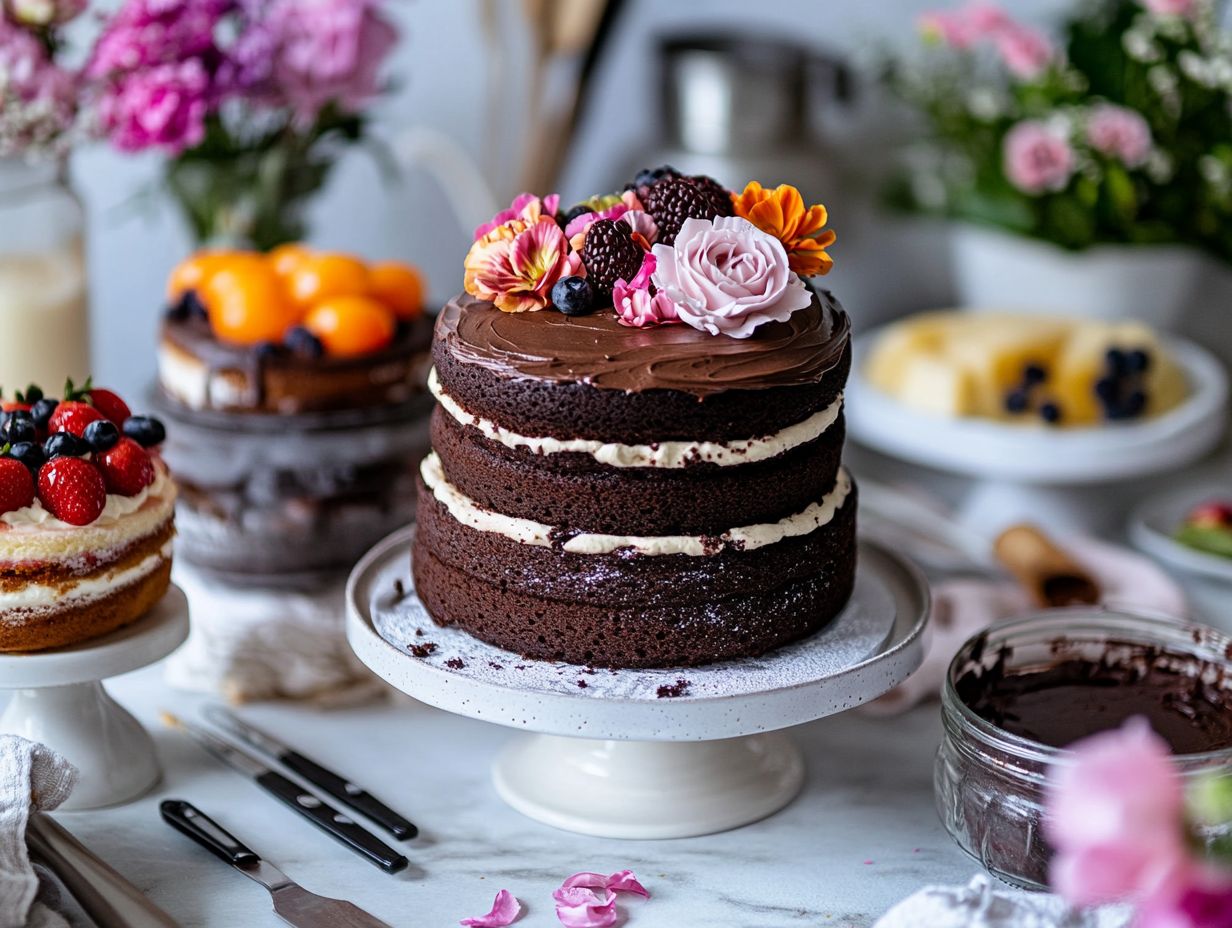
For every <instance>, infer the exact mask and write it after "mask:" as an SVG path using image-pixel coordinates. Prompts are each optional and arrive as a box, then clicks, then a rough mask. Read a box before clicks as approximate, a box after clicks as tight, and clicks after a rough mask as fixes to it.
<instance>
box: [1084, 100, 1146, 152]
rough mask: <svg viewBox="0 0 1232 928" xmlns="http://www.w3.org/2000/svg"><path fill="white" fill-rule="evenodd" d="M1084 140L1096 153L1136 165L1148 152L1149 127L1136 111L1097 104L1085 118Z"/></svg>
mask: <svg viewBox="0 0 1232 928" xmlns="http://www.w3.org/2000/svg"><path fill="white" fill-rule="evenodd" d="M1087 142H1088V143H1090V145H1091V147H1092V148H1094V149H1095V150H1096V151H1097V152H1099V153H1100V154H1104V155H1107V156H1108V157H1109V158H1116V159H1117V160H1118V161H1120V162H1121V163H1122V164H1124V165H1125V166H1126V167H1128V168H1137V167H1141V166H1142V165H1143V164H1145V163H1146V159H1147V156H1148V155H1150V153H1151V128H1150V126H1148V125H1147V122H1146V120H1145V119H1143V118H1142V114H1140V113H1138V112H1137V111H1136V110H1131V109H1128V108H1126V107H1124V106H1114V105H1113V104H1111V103H1101V104H1099V105H1097V106H1095V107H1093V108H1092V109H1091V115H1090V116H1089V118H1088V119H1087Z"/></svg>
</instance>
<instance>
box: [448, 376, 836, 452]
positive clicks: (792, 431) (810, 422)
mask: <svg viewBox="0 0 1232 928" xmlns="http://www.w3.org/2000/svg"><path fill="white" fill-rule="evenodd" d="M428 388H429V389H430V390H431V391H432V395H433V396H435V397H436V399H437V401H438V402H439V403H440V404H441V408H442V409H444V410H445V412H447V413H449V415H450V416H452V417H453V418H454V419H456V420H457V421H458V422H460V423H462V424H463V425H471V426H474V427H475V428H477V429H479V431H481V432H482V433H483V434H484V436H485V437H487V438H488V439H490V440H492V441H496V442H500V443H501V444H502V445H504V446H505V447H506V448H525V449H526V450H528V451H531V452H533V453H535V454H560V453H562V452H570V451H572V452H577V453H581V454H589V455H590V456H591V457H593V458H594V459H595V460H596V461H598V462H599V463H600V464H607V465H609V466H611V467H663V468H678V467H686V466H688V465H689V464H693V463H697V462H706V463H709V464H718V465H719V466H721V467H730V466H732V465H734V464H751V463H753V462H755V461H764V460H766V459H768V458H773V457H777V456H778V455H780V454H783V453H784V452H786V451H790V450H791V449H792V448H796V447H799V446H800V445H803V444H805V443H806V442H810V441H812V440H813V439H814V438H817V437H818V436H819V435H821V434H822V433H823V432H825V430H826V429H828V428H829V427H830V426H832V425H833V424H834V422H835V420H836V419H838V414H839V411H840V410H841V409H842V408H843V396H842V394H841V393H840V394H839V396H838V399H836V400H835V401H834V402H833V403H831V404H830V405H829V406H827V407H826V408H825V409H823V410H821V411H819V412H815V413H813V414H812V415H811V416H809V417H808V418H807V419H804V420H802V421H800V422H797V423H795V424H793V425H789V426H788V427H787V428H785V429H783V430H782V431H779V432H775V433H774V434H773V435H767V436H765V437H764V438H743V439H740V440H738V441H728V442H715V441H662V442H655V443H654V444H651V445H623V444H619V443H617V442H604V441H598V440H597V439H591V438H549V437H532V436H528V435H519V434H518V433H517V432H514V431H511V430H509V429H507V428H505V427H504V426H502V425H498V424H497V423H495V422H493V421H492V420H491V419H484V418H483V417H481V416H477V415H474V414H473V413H469V412H467V411H466V410H465V409H463V408H462V405H461V404H460V403H459V402H458V401H457V400H455V399H454V398H453V397H452V396H450V395H449V394H448V393H446V392H445V390H444V388H443V387H442V386H441V383H440V380H439V379H437V376H436V368H433V369H432V371H431V372H430V373H429V374H428Z"/></svg>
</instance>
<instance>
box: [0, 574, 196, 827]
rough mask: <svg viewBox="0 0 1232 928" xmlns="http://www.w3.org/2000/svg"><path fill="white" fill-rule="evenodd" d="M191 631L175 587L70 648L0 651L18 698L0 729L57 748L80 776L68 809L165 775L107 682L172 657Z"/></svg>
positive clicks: (1, 676)
mask: <svg viewBox="0 0 1232 928" xmlns="http://www.w3.org/2000/svg"><path fill="white" fill-rule="evenodd" d="M187 637H188V601H187V600H186V599H185V598H184V594H183V593H182V592H180V589H179V588H178V587H176V586H172V587H171V589H170V590H168V591H167V595H166V596H164V597H163V598H162V600H161V601H160V602H159V603H158V605H156V606H155V607H154V608H153V609H152V610H150V612H149V614H148V615H146V616H145V617H144V618H142V619H141V620H139V621H137V622H134V623H133V624H132V625H129V626H127V627H125V628H121V629H119V630H118V631H116V632H113V633H112V634H110V635H106V636H104V637H102V638H96V639H94V640H93V641H87V642H84V643H82V644H79V645H75V646H73V647H69V648H60V649H58V650H55V651H40V652H36V653H33V654H0V689H5V690H12V691H13V692H12V698H11V699H10V700H9V704H8V706H7V707H6V708H5V710H4V714H3V715H0V732H4V733H6V734H14V735H21V736H22V737H23V738H29V739H30V740H31V741H39V742H42V743H43V744H46V745H47V746H48V747H51V748H54V749H55V750H56V751H58V752H60V753H61V754H63V755H64V756H65V757H67V758H68V759H69V760H70V761H72V762H73V763H74V764H75V765H76V766H77V769H78V770H79V771H80V772H81V779H80V780H79V781H78V783H77V787H76V788H75V789H74V790H73V794H72V795H71V796H70V797H69V799H68V801H67V802H65V803H64V805H63V806H61V808H62V809H66V810H73V809H98V808H102V807H104V806H112V805H118V804H120V803H123V802H129V801H131V800H133V799H136V798H137V797H138V796H141V795H142V794H144V793H146V792H147V791H149V790H150V789H151V788H152V787H153V786H154V785H155V784H156V783H157V782H158V781H159V779H160V777H161V776H162V769H161V767H160V766H159V763H158V756H157V755H156V754H155V752H154V742H153V741H152V740H151V739H150V735H149V733H148V732H146V730H145V729H144V728H142V727H141V723H140V722H138V721H137V720H136V719H135V718H133V717H132V715H130V714H129V713H128V711H127V710H125V709H124V708H123V707H122V706H121V705H120V704H119V703H117V702H116V701H115V700H114V699H112V698H111V697H110V696H109V695H107V691H106V690H105V689H103V685H102V682H101V681H103V680H106V679H108V678H110V677H117V676H119V675H120V674H122V673H128V672H129V671H132V670H137V669H138V668H140V667H145V666H146V665H148V664H152V663H154V662H155V661H157V660H161V659H162V658H164V657H166V656H167V655H168V654H170V653H171V652H172V651H174V650H175V649H176V648H178V647H179V646H180V645H181V644H183V642H184V639H185V638H187Z"/></svg>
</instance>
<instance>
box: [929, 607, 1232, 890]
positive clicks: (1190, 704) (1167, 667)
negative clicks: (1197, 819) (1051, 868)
mask: <svg viewBox="0 0 1232 928" xmlns="http://www.w3.org/2000/svg"><path fill="white" fill-rule="evenodd" d="M1134 716H1143V717H1145V718H1146V719H1147V720H1148V721H1149V722H1150V723H1151V727H1152V728H1153V729H1154V730H1155V732H1156V733H1157V734H1159V735H1160V736H1161V737H1163V738H1164V739H1165V740H1166V741H1168V743H1169V744H1170V745H1171V747H1172V750H1173V754H1174V760H1173V762H1174V763H1175V765H1176V768H1177V770H1178V771H1179V772H1180V773H1181V775H1182V777H1184V778H1186V779H1192V778H1197V777H1199V776H1200V775H1202V774H1205V773H1208V772H1211V771H1223V772H1226V771H1227V770H1228V769H1229V765H1232V638H1229V637H1228V636H1227V635H1224V634H1223V633H1221V632H1218V631H1215V630H1214V629H1210V628H1205V627H1202V626H1196V625H1183V624H1179V623H1176V622H1173V621H1169V620H1167V619H1160V618H1150V617H1146V616H1140V615H1132V614H1128V613H1122V612H1112V611H1106V610H1099V609H1094V610H1093V609H1090V608H1086V607H1084V608H1074V609H1053V610H1046V611H1043V612H1038V613H1033V614H1030V615H1026V616H1023V617H1021V618H1018V619H1013V620H1011V621H1009V622H1005V623H1002V624H999V625H995V626H993V627H992V628H990V629H987V630H986V631H984V632H981V633H980V634H978V635H976V636H975V637H973V638H971V639H970V640H969V641H967V643H966V644H964V645H963V647H962V648H961V649H960V650H959V652H958V654H957V655H955V657H954V660H953V661H952V663H951V664H950V668H949V671H948V673H947V675H946V680H945V685H944V689H943V691H942V720H943V723H944V735H943V740H942V744H941V748H940V749H939V751H938V753H937V762H936V767H935V771H934V782H935V788H936V801H937V809H938V812H939V813H940V815H941V819H942V821H943V822H944V824H945V827H946V829H947V830H948V831H949V833H950V834H951V835H952V836H953V838H954V839H955V840H956V841H957V842H958V843H959V845H960V846H961V847H962V848H963V850H965V851H967V853H969V854H970V855H971V856H973V857H975V858H976V859H977V860H979V861H980V863H982V864H983V865H984V866H985V867H987V868H988V870H990V871H991V872H992V873H993V874H994V875H996V876H998V877H1000V878H1001V879H1003V880H1006V881H1007V882H1010V883H1014V884H1016V885H1019V886H1023V887H1026V888H1030V889H1042V888H1045V887H1046V884H1047V880H1048V861H1049V857H1050V855H1051V850H1050V848H1049V846H1048V844H1047V841H1046V839H1045V836H1044V828H1043V819H1044V799H1043V796H1044V785H1045V781H1046V780H1047V777H1048V774H1049V772H1050V770H1051V769H1052V768H1053V767H1054V766H1055V765H1057V764H1064V763H1066V762H1067V757H1068V751H1067V750H1066V747H1067V745H1069V744H1072V743H1073V742H1074V741H1076V740H1078V739H1080V738H1083V737H1085V736H1087V735H1091V734H1095V733H1096V732H1099V731H1106V730H1108V729H1112V728H1117V727H1119V726H1120V725H1121V724H1122V723H1123V722H1124V721H1125V720H1127V719H1129V718H1132V717H1134ZM1222 836H1223V835H1222V833H1207V834H1204V835H1201V837H1202V838H1204V839H1205V840H1208V841H1213V840H1214V839H1216V838H1219V837H1222Z"/></svg>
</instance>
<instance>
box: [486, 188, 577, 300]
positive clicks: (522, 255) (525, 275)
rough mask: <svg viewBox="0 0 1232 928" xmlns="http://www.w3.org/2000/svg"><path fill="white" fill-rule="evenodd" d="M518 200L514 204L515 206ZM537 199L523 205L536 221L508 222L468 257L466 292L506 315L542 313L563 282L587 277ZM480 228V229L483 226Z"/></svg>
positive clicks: (488, 233) (561, 234)
mask: <svg viewBox="0 0 1232 928" xmlns="http://www.w3.org/2000/svg"><path fill="white" fill-rule="evenodd" d="M516 202H517V201H515V204H516ZM538 202H539V201H538V200H536V201H535V203H534V204H531V203H529V202H528V203H526V204H524V209H526V210H527V211H528V212H527V213H526V215H537V217H538V218H536V219H534V220H530V219H526V218H515V219H509V220H507V221H506V222H503V223H501V224H500V225H497V226H496V227H495V228H493V229H491V230H489V231H488V232H486V233H485V234H484V235H483V236H482V237H481V238H479V239H477V240H476V241H475V243H474V244H473V245H471V250H470V251H469V252H468V253H467V255H466V278H465V288H466V292H467V293H469V294H471V296H474V297H478V298H479V299H481V300H490V301H491V302H493V303H495V304H496V306H497V308H499V309H500V310H501V311H503V312H507V313H522V312H528V311H534V310H537V309H543V308H544V307H545V306H547V305H548V303H550V302H551V294H552V287H553V286H554V285H555V284H556V281H558V280H560V279H561V278H562V277H569V276H573V275H581V274H585V268H584V266H583V265H582V259H581V258H580V257H579V256H578V255H576V254H574V253H573V252H572V251H571V250H570V248H569V241H568V239H566V238H565V233H564V232H562V231H561V228H560V226H558V225H557V224H556V220H555V219H553V218H552V217H551V216H550V215H542V214H541V213H540V212H539V211H540V208H541V207H540V206H539V205H538ZM481 228H482V227H481Z"/></svg>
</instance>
